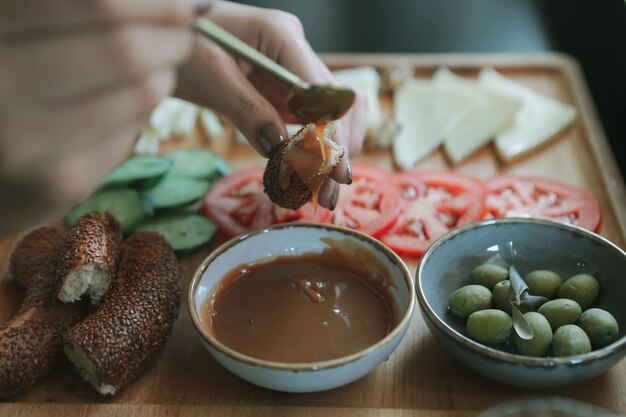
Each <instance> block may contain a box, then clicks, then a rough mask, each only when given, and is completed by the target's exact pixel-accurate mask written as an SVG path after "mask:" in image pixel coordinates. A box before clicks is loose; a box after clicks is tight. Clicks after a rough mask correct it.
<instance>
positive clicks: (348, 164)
mask: <svg viewBox="0 0 626 417" xmlns="http://www.w3.org/2000/svg"><path fill="white" fill-rule="evenodd" d="M346 179H347V180H348V181H347V182H346V184H348V185H350V184H352V162H350V159H347V160H346Z"/></svg>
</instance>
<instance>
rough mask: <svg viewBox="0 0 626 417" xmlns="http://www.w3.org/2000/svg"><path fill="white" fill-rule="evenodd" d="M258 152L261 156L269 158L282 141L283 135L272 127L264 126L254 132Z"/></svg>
mask: <svg viewBox="0 0 626 417" xmlns="http://www.w3.org/2000/svg"><path fill="white" fill-rule="evenodd" d="M256 138H257V141H258V143H259V147H260V151H261V152H262V153H263V156H265V157H267V158H269V157H270V155H272V152H273V151H274V149H276V147H277V146H278V145H279V144H280V143H281V142H282V141H283V139H284V138H283V135H282V134H281V133H280V131H279V130H278V128H277V127H276V126H274V125H270V124H267V125H264V126H263V127H261V128H260V129H259V130H258V131H257V132H256Z"/></svg>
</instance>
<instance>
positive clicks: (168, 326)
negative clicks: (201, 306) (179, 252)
mask: <svg viewBox="0 0 626 417" xmlns="http://www.w3.org/2000/svg"><path fill="white" fill-rule="evenodd" d="M117 274H118V277H117V279H116V280H115V281H114V283H113V285H112V287H111V289H110V290H109V292H108V293H107V294H106V295H105V296H104V298H103V299H102V302H101V303H100V305H99V306H98V308H97V310H96V311H95V312H94V313H93V314H91V315H89V316H88V317H87V318H86V319H85V320H83V321H82V322H80V323H79V324H77V325H76V326H74V327H73V328H72V329H70V330H69V331H68V332H67V333H66V334H65V346H64V350H65V354H66V355H67V357H68V358H69V360H70V361H71V362H72V364H73V365H74V367H75V368H76V370H77V371H78V372H79V373H80V375H81V376H82V377H83V379H85V380H86V381H87V382H89V383H90V384H91V385H92V386H93V387H94V388H95V389H96V390H97V391H98V392H99V393H100V394H102V395H115V394H116V393H117V392H119V390H120V389H121V388H123V387H124V386H126V385H127V384H128V383H130V382H131V381H132V380H133V379H135V378H136V377H137V376H138V375H139V374H140V373H141V371H143V370H144V368H146V367H147V366H148V365H149V364H150V362H151V361H152V360H153V359H154V357H155V356H156V354H157V353H158V352H160V351H161V350H162V348H163V346H164V345H165V342H166V341H167V338H168V337H169V335H170V333H171V331H172V326H173V324H174V321H175V320H176V317H177V315H178V308H179V306H180V288H179V283H180V273H179V271H178V263H177V261H176V256H175V254H174V251H173V250H172V248H171V247H170V245H169V244H168V243H167V241H166V240H165V239H164V238H163V237H162V236H161V235H159V234H157V233H152V232H138V233H136V234H134V235H133V236H131V237H130V238H128V239H127V240H126V241H125V242H124V243H123V244H122V247H121V252H120V261H119V265H118V269H117Z"/></svg>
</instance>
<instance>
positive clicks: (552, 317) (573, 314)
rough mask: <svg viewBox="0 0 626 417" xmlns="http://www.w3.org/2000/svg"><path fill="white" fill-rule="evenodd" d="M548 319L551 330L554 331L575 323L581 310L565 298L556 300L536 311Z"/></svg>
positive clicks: (575, 303)
mask: <svg viewBox="0 0 626 417" xmlns="http://www.w3.org/2000/svg"><path fill="white" fill-rule="evenodd" d="M537 311H538V312H539V313H541V314H543V315H544V316H545V318H547V319H548V322H549V323H550V326H551V327H552V330H556V329H558V328H559V327H561V326H563V325H565V324H572V323H576V320H578V318H579V317H580V313H582V310H581V308H580V306H579V305H578V303H577V302H576V301H574V300H568V299H567V298H557V299H556V300H551V301H548V302H547V303H545V304H543V305H542V306H541V307H539V309H538V310H537Z"/></svg>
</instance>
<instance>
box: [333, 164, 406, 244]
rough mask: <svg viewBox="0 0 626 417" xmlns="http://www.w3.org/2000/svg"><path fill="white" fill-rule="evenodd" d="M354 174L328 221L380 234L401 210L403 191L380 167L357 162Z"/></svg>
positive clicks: (342, 190)
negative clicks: (400, 190) (395, 185)
mask: <svg viewBox="0 0 626 417" xmlns="http://www.w3.org/2000/svg"><path fill="white" fill-rule="evenodd" d="M352 178H353V181H352V184H351V185H350V186H342V187H341V192H340V193H339V200H338V201H337V206H336V207H335V209H334V210H333V211H331V212H329V213H330V218H329V219H328V220H327V222H328V223H333V224H336V225H339V226H345V227H350V228H352V229H356V230H359V231H361V232H364V233H367V234H369V235H371V236H374V237H377V236H380V235H381V234H383V233H385V232H386V231H387V230H389V228H390V227H391V226H392V225H393V223H394V222H395V221H396V219H397V218H398V215H399V214H400V211H401V209H402V207H401V204H400V192H399V190H398V189H397V187H394V186H393V180H392V178H391V176H390V175H389V174H387V173H386V172H385V171H383V170H381V169H379V168H375V167H371V166H365V165H354V166H353V170H352Z"/></svg>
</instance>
